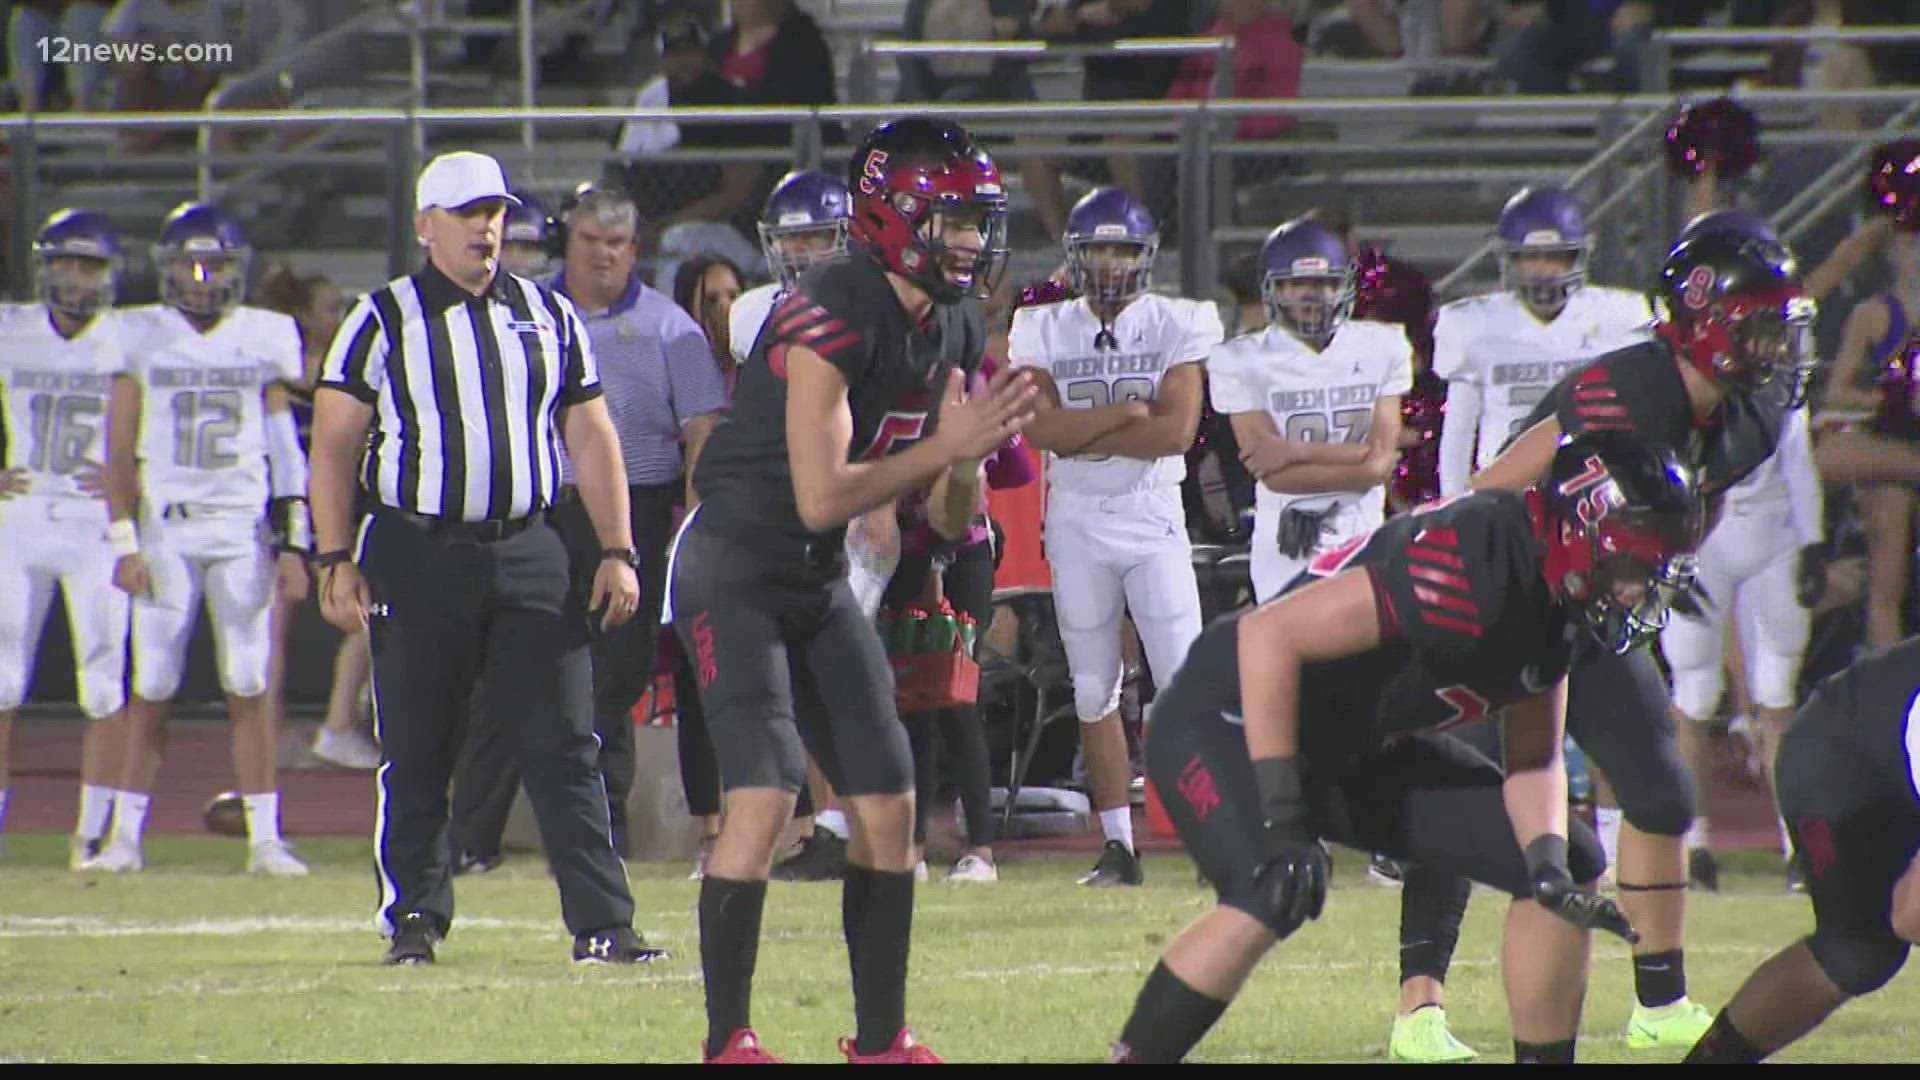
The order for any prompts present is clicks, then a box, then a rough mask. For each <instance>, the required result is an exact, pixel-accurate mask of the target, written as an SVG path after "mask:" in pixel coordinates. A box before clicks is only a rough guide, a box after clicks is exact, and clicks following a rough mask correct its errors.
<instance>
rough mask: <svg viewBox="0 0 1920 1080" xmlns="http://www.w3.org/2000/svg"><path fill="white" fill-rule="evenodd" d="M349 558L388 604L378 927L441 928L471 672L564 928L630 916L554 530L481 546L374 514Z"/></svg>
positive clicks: (381, 711)
mask: <svg viewBox="0 0 1920 1080" xmlns="http://www.w3.org/2000/svg"><path fill="white" fill-rule="evenodd" d="M359 562H360V566H361V568H362V571H363V573H364V574H365V576H366V578H367V582H368V584H369V585H370V586H372V589H373V595H374V600H375V602H376V603H378V604H381V605H384V610H383V611H382V612H380V613H377V614H376V615H375V617H373V618H371V619H370V620H369V621H368V622H369V632H370V633H371V635H372V643H371V644H372V650H373V693H374V717H375V723H376V725H377V732H378V735H379V738H380V744H381V750H382V755H381V756H382V759H383V760H382V763H381V766H380V771H379V773H378V774H377V777H376V785H375V786H376V797H377V799H378V800H379V802H378V814H377V820H376V822H375V826H374V828H375V833H374V862H375V871H376V876H377V877H378V879H379V886H380V911H379V916H380V920H381V922H382V924H383V925H384V926H385V927H387V928H389V929H390V928H391V927H392V926H393V925H394V924H395V923H397V922H398V921H399V919H400V917H401V916H402V915H405V914H407V913H409V912H421V913H423V914H425V915H427V916H428V917H429V918H430V919H432V920H433V921H435V922H437V923H438V924H439V925H440V928H441V930H442V932H444V931H445V929H446V928H447V927H448V925H449V924H451V922H452V921H453V884H452V878H451V867H450V866H449V863H448V844H447V785H448V781H449V780H450V779H451V778H452V775H453V769H454V760H455V757H456V755H457V754H458V753H459V751H460V744H461V740H462V737H463V735H464V729H465V727H466V720H467V713H468V702H469V701H470V700H471V695H472V693H473V689H474V685H475V683H476V681H477V682H478V683H479V684H480V689H481V695H480V697H481V701H482V705H481V707H482V709H483V710H484V711H485V712H486V713H487V714H488V715H489V718H490V720H491V722H492V723H494V724H497V725H498V726H499V729H500V730H502V731H509V732H512V741H513V745H514V747H515V749H516V750H517V752H518V757H519V764H520V769H521V773H522V775H523V777H524V779H525V782H526V786H527V795H528V797H529V798H530V799H531V801H532V803H533V810H534V815H535V817H536V818H537V819H538V821H539V825H540V836H541V840H542V842H543V843H544V845H545V847H546V850H547V858H548V861H549V862H550V863H551V865H552V867H553V872H554V877H555V879H556V882H557V884H558V885H559V888H560V909H561V916H562V918H563V919H564V920H565V922H566V925H567V929H568V930H569V931H571V932H572V933H574V934H576V935H577V934H583V933H588V932H591V931H595V930H605V929H610V928H613V927H623V926H630V925H632V922H633V895H632V893H631V892H630V890H629V889H628V887H627V876H626V869H625V867H624V866H623V865H622V864H621V862H620V860H619V858H618V857H617V856H616V855H615V854H614V851H613V842H612V839H611V836H610V826H609V822H608V821H607V794H606V787H605V785H604V784H603V783H602V782H601V779H600V770H599V768H598V766H597V763H596V761H595V758H596V755H597V752H598V746H597V743H596V740H595V739H594V736H593V713H592V704H591V693H592V678H591V675H590V673H589V671H588V657H587V647H586V626H585V616H584V613H583V612H582V611H581V610H580V606H579V604H578V602H577V600H576V599H575V596H574V593H573V591H572V589H571V587H570V583H569V577H570V575H569V572H568V564H567V554H566V549H565V547H564V546H563V545H562V543H561V541H560V535H559V533H558V532H556V531H555V530H554V529H553V528H552V527H551V526H549V525H548V524H547V523H546V522H545V521H544V520H536V521H535V522H534V523H533V524H532V525H531V526H530V527H528V528H526V529H524V530H522V531H520V532H517V533H515V534H514V535H512V536H510V537H508V538H506V539H502V540H496V541H492V542H480V541H476V540H473V539H470V538H466V537H464V536H462V535H461V534H459V533H458V532H431V531H429V530H428V529H427V528H425V527H423V526H422V525H420V524H417V523H416V522H414V521H413V520H411V519H409V518H407V517H405V516H403V515H400V514H398V513H395V512H392V511H387V510H378V511H376V512H375V513H374V516H373V518H372V520H371V522H370V523H369V524H368V525H367V528H366V532H365V534H364V536H363V539H362V543H361V548H360V552H359Z"/></svg>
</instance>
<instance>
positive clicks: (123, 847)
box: [80, 840, 147, 874]
mask: <svg viewBox="0 0 1920 1080" xmlns="http://www.w3.org/2000/svg"><path fill="white" fill-rule="evenodd" d="M146 868H147V860H146V857H145V856H143V855H142V854H141V853H140V845H138V844H129V843H125V842H123V841H120V840H113V841H109V842H108V844H107V846H106V847H104V848H101V849H100V854H98V855H96V856H94V857H93V858H91V859H88V860H87V861H86V862H84V863H81V864H80V869H82V870H97V871H100V872H101V873H106V874H137V873H139V872H140V871H142V870H144V869H146Z"/></svg>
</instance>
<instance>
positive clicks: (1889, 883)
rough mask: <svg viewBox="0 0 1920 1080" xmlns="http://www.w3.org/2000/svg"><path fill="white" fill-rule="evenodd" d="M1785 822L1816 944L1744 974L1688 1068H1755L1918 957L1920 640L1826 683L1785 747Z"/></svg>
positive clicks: (1779, 771)
mask: <svg viewBox="0 0 1920 1080" xmlns="http://www.w3.org/2000/svg"><path fill="white" fill-rule="evenodd" d="M1773 770H1774V771H1773V775H1774V784H1775V789H1776V790H1777V791H1778V792H1779V798H1780V813H1781V814H1782V815H1783V816H1784V817H1785V818H1786V819H1787V828H1788V830H1789V831H1791V832H1792V834H1793V846H1794V849H1795V850H1796V851H1798V852H1799V853H1800V856H1801V859H1802V860H1803V861H1804V864H1805V869H1806V872H1807V895H1808V896H1809V897H1810V898H1811V899H1812V900H1813V933H1812V934H1811V935H1809V936H1807V937H1805V938H1802V939H1801V940H1800V941H1798V942H1795V943H1794V944H1792V945H1789V946H1788V947H1787V948H1785V949H1782V950H1781V951H1780V952H1778V953H1776V954H1774V956H1773V957H1772V959H1769V960H1767V961H1766V962H1765V963H1762V964H1761V965H1760V966H1759V967H1758V968H1757V969H1755V970H1754V973H1753V974H1752V975H1749V976H1747V981H1746V982H1745V983H1743V984H1741V986H1740V989H1739V991H1738V992H1736V993H1735V994H1734V995H1733V1000H1732V1001H1730V1002H1728V1003H1727V1007H1726V1008H1725V1009H1722V1010H1721V1011H1720V1015H1719V1016H1716V1017H1714V1020H1713V1027H1712V1028H1710V1029H1709V1030H1708V1031H1707V1034H1706V1036H1705V1037H1704V1038H1702V1039H1701V1040H1700V1042H1699V1044H1698V1045H1696V1046H1695V1047H1694V1048H1693V1052H1692V1053H1690V1054H1688V1055H1687V1061H1688V1062H1690V1063H1697V1064H1708V1065H1716V1064H1722V1063H1729V1064H1732V1063H1746V1062H1754V1061H1759V1060H1761V1059H1763V1058H1765V1057H1766V1056H1767V1055H1769V1054H1772V1053H1774V1052H1775V1051H1777V1050H1780V1049H1782V1048H1784V1047H1786V1046H1787V1045H1789V1044H1791V1043H1792V1042H1794V1040H1796V1039H1798V1038H1800V1037H1801V1036H1803V1035H1805V1034H1807V1033H1808V1032H1810V1031H1812V1030H1813V1029H1814V1028H1815V1027H1816V1026H1818V1025H1819V1024H1820V1022H1821V1021H1823V1020H1825V1019H1826V1018H1827V1016H1828V1015H1830V1014H1831V1013H1832V1012H1833V1011H1834V1010H1835V1009H1838V1008H1839V1007H1840V1006H1841V1005H1843V1004H1845V1003H1846V1002H1847V1000H1848V999H1849V998H1856V997H1859V996H1861V995H1862V994H1871V993H1872V992H1874V991H1875V990H1878V989H1880V988H1881V987H1882V986H1885V985H1886V984H1887V983H1888V981H1890V980H1891V979H1892V978H1893V977H1894V975H1895V974H1896V973H1897V972H1899V970H1900V966H1901V965H1902V964H1904V963H1906V960H1907V950H1908V947H1909V946H1912V945H1920V638H1908V639H1907V640H1905V641H1903V642H1901V643H1899V644H1897V645H1892V646H1889V647H1887V648H1885V649H1882V650H1880V651H1878V652H1874V653H1870V654H1868V655H1867V656H1865V657H1863V658H1861V659H1860V660H1858V661H1856V662H1855V663H1854V665H1853V666H1852V667H1850V668H1848V669H1847V670H1845V671H1843V672H1840V673H1839V674H1838V675H1835V676H1833V677H1832V678H1830V679H1828V680H1826V681H1825V682H1823V683H1822V684H1821V685H1820V688H1819V689H1818V690H1817V691H1815V692H1814V695H1813V696H1812V697H1810V698H1808V699H1807V703H1806V704H1805V705H1803V706H1801V708H1800V711H1799V712H1798V713H1797V714H1795V716H1794V718H1793V720H1792V722H1791V723H1790V725H1789V726H1788V728H1787V733H1786V735H1785V736H1784V737H1783V738H1782V739H1781V740H1780V754H1779V756H1778V757H1777V758H1776V759H1775V760H1774V767H1773Z"/></svg>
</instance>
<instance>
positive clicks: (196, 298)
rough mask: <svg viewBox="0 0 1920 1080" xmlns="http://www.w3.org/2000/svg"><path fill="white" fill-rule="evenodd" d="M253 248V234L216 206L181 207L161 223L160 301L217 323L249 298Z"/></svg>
mask: <svg viewBox="0 0 1920 1080" xmlns="http://www.w3.org/2000/svg"><path fill="white" fill-rule="evenodd" d="M252 259H253V248H252V247H251V246H249V245H248V244H247V234H246V233H245V232H243V231H241V229H240V223H239V222H237V221H235V220H234V219H233V217H232V216H231V215H229V214H228V213H227V212H226V211H224V210H222V209H220V208H219V207H217V206H214V205H213V204H212V203H194V202H188V203H181V204H180V205H179V206H176V207H174V209H173V212H172V213H170V214H168V215H167V217H166V220H165V221H162V222H161V223H160V242H159V243H157V244H155V245H154V246H153V264H154V266H155V267H157V268H158V269H159V271H160V302H161V303H163V304H166V305H167V306H168V307H171V308H177V309H179V310H180V311H182V312H185V313H186V314H188V315H194V316H198V317H200V318H203V319H217V318H219V317H221V316H223V315H225V314H226V313H227V312H228V311H230V310H232V309H233V308H235V307H237V306H239V304H240V302H241V301H243V300H245V299H246V296H247V266H248V263H250V262H251V261H252Z"/></svg>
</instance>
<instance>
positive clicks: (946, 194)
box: [847, 116, 1007, 304]
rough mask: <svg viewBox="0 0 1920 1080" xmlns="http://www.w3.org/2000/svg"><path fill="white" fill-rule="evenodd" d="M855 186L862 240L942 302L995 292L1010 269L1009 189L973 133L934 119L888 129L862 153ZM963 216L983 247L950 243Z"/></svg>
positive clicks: (856, 225)
mask: <svg viewBox="0 0 1920 1080" xmlns="http://www.w3.org/2000/svg"><path fill="white" fill-rule="evenodd" d="M847 186H848V187H849V188H851V189H852V190H853V226H852V232H853V239H854V242H855V243H856V244H858V245H859V246H860V248H861V249H862V250H864V251H865V252H867V254H868V255H869V256H870V257H871V258H873V259H874V260H875V261H877V262H879V263H880V265H882V266H884V267H886V268H887V269H888V270H891V271H892V272H894V273H896V274H899V275H900V276H901V277H904V278H906V279H907V280H909V281H911V282H913V283H914V284H915V285H918V286H920V287H921V288H922V289H925V290H926V291H927V293H928V295H930V296H932V297H933V299H934V301H935V302H936V303H941V304H951V303H955V302H957V301H958V300H960V298H962V297H964V296H967V295H973V296H979V297H985V296H987V295H989V294H991V293H992V292H993V289H994V286H995V285H996V284H998V280H999V276H1000V272H1001V270H1002V269H1003V268H1004V267H1005V266H1006V258H1007V189H1006V186H1005V185H1004V184H1002V183H1001V181H1000V170H999V169H998V168H997V167H995V165H994V164H993V159H992V158H990V157H988V156H987V152H986V151H985V150H982V149H981V148H980V147H979V146H978V145H977V144H975V143H974V141H973V136H972V135H969V134H967V129H965V128H963V127H961V126H960V125H959V124H956V123H954V122H953V121H951V120H947V119H943V118H940V117H929V116H909V117H905V118H903V119H899V120H895V121H892V122H891V123H887V124H882V125H881V126H879V127H877V128H875V129H874V130H873V132H872V133H871V134H869V135H868V136H867V137H866V139H865V141H863V142H862V143H861V144H860V148H859V149H858V150H857V151H855V152H854V155H853V161H852V163H851V165H850V167H849V170H848V176H847ZM955 217H958V218H961V219H963V220H965V221H969V222H972V223H974V224H977V225H978V227H979V230H980V236H981V238H982V245H981V247H980V249H979V250H977V251H970V250H967V249H965V248H956V247H950V246H948V245H947V243H946V242H945V241H944V240H943V239H942V235H941V234H942V232H943V231H944V227H945V226H946V225H948V224H951V222H950V221H948V220H946V219H949V218H955Z"/></svg>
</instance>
